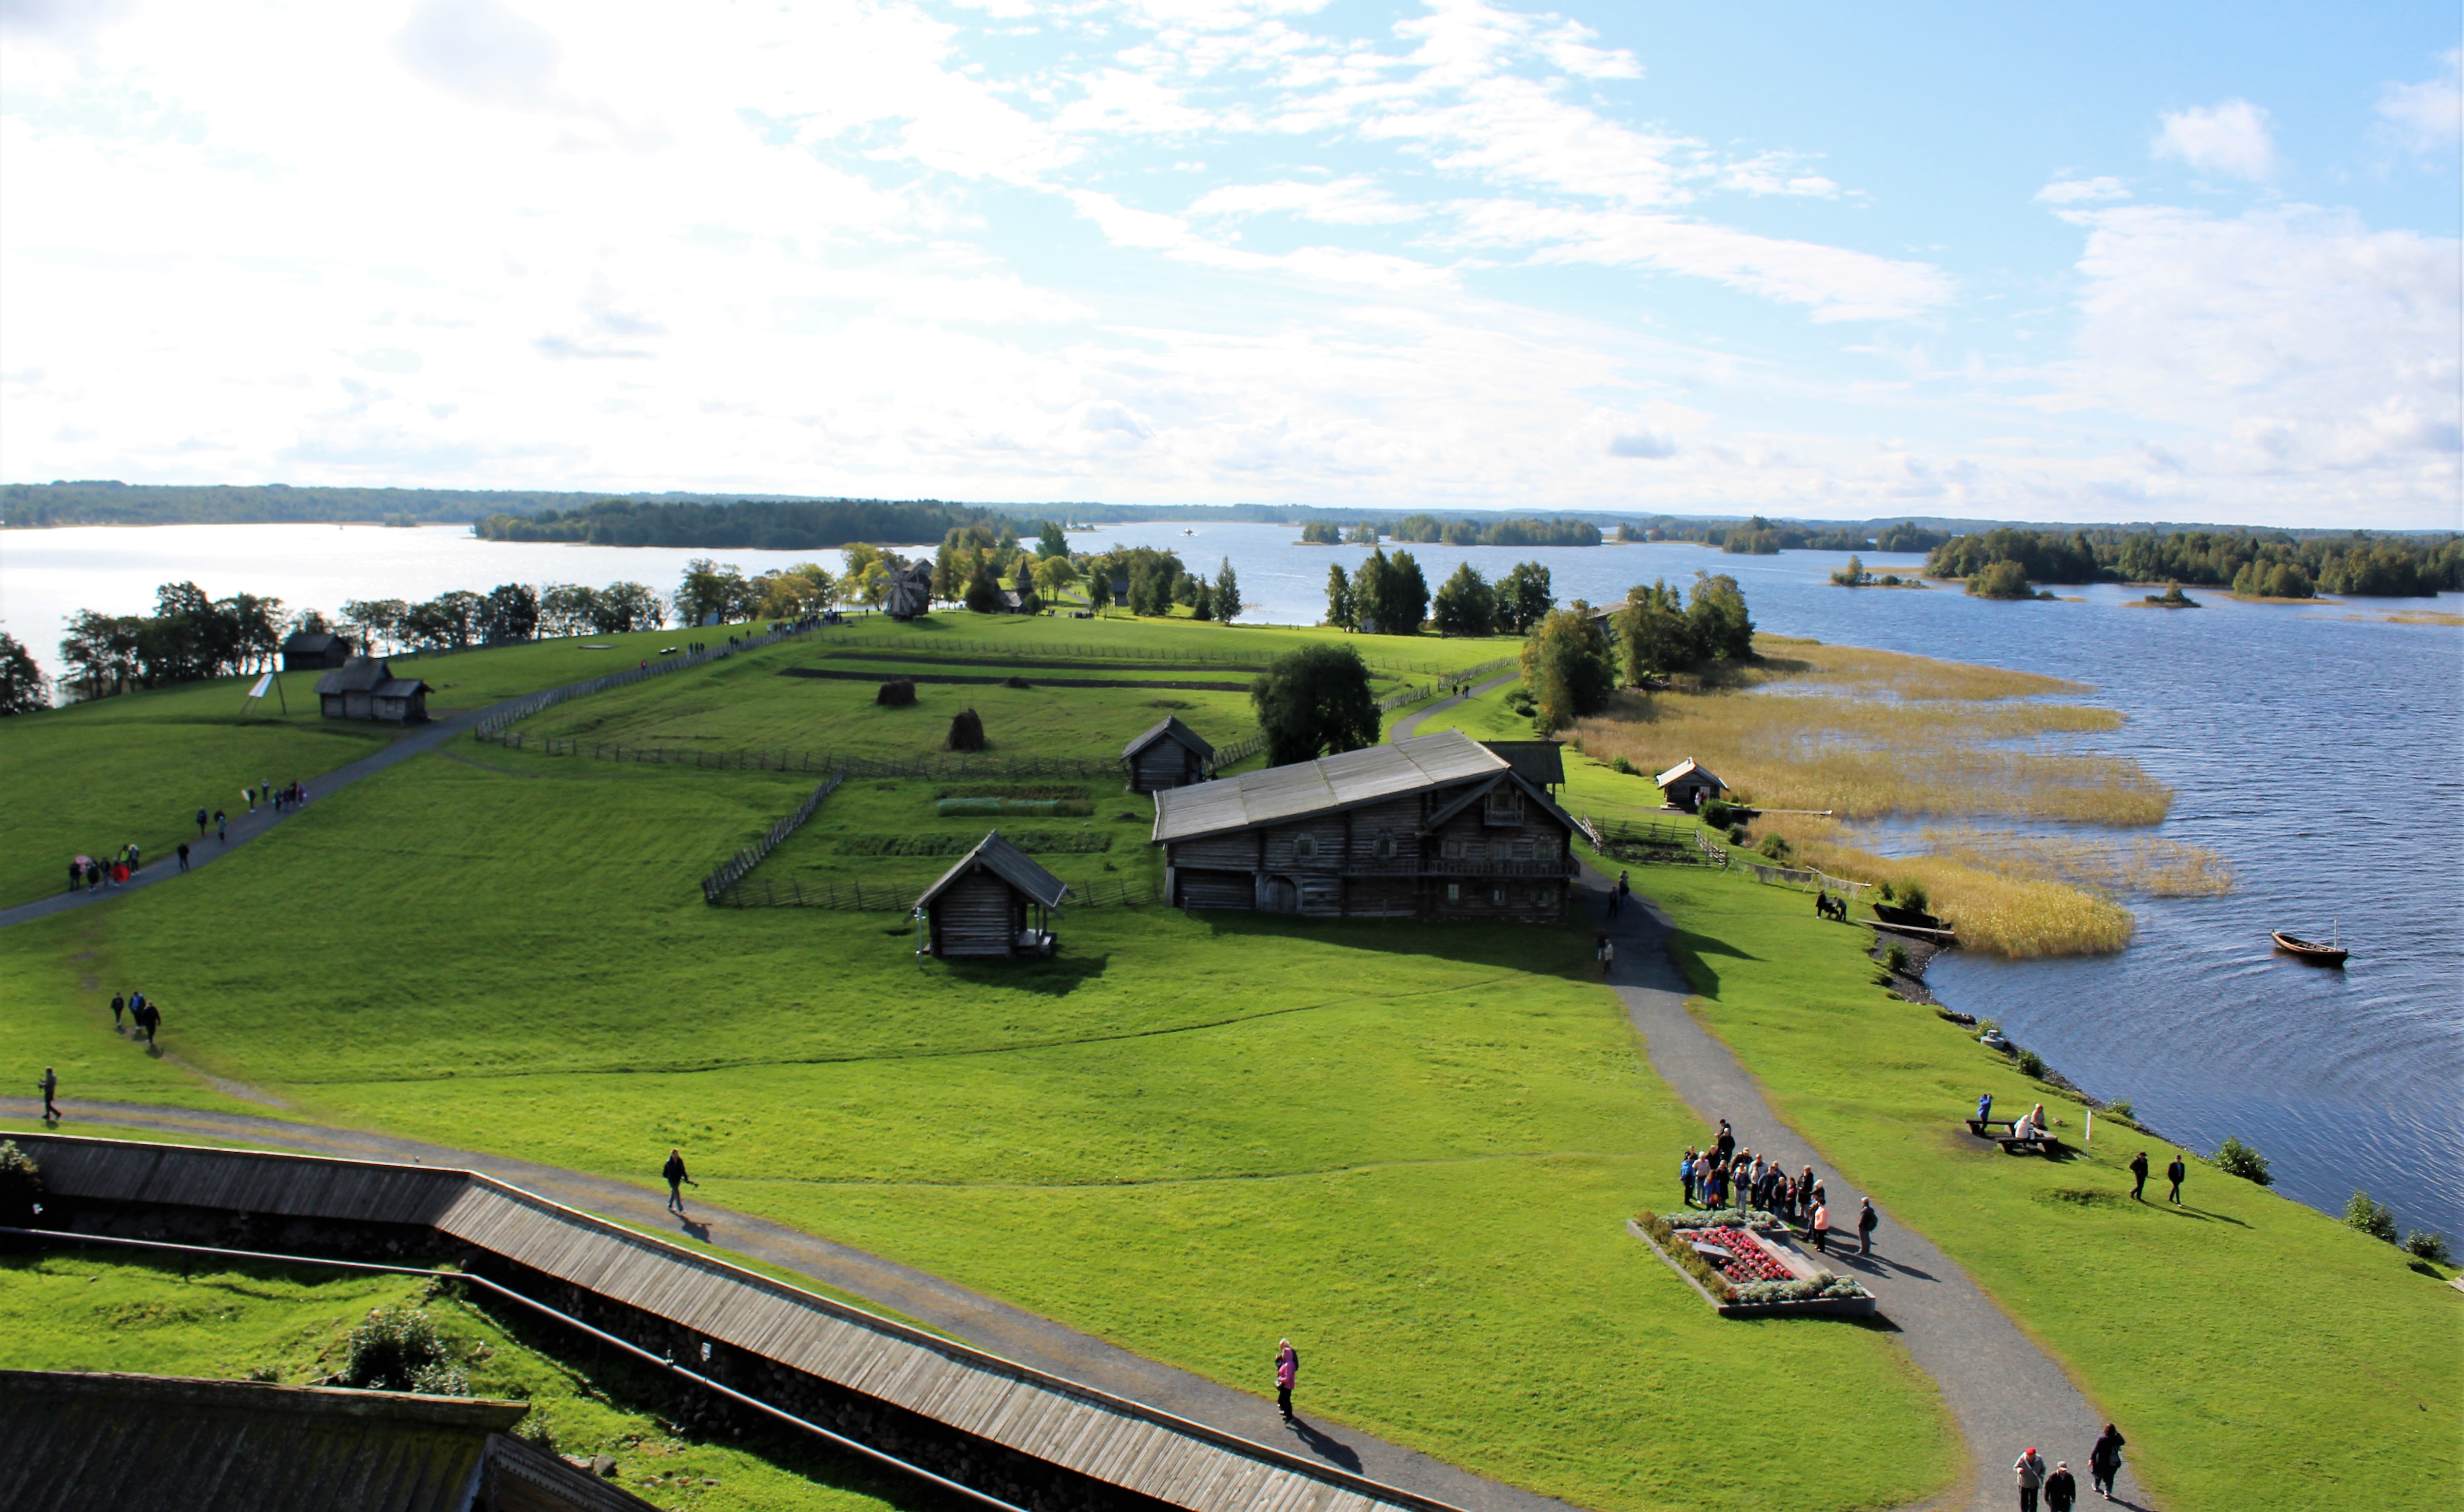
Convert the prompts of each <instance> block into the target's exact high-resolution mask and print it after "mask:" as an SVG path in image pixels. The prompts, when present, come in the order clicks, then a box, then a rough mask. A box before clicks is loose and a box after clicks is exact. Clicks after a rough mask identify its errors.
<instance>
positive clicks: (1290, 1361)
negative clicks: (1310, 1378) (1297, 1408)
mask: <svg viewBox="0 0 2464 1512" xmlns="http://www.w3.org/2000/svg"><path fill="white" fill-rule="evenodd" d="M1300 1378H1301V1352H1300V1351H1299V1350H1298V1349H1295V1348H1292V1341H1291V1340H1289V1339H1286V1340H1284V1341H1283V1342H1282V1343H1280V1344H1278V1345H1276V1346H1275V1407H1276V1408H1277V1410H1278V1411H1280V1412H1281V1413H1283V1414H1284V1421H1285V1422H1287V1423H1288V1422H1290V1421H1291V1420H1292V1388H1293V1387H1294V1386H1296V1385H1298V1384H1299V1382H1300Z"/></svg>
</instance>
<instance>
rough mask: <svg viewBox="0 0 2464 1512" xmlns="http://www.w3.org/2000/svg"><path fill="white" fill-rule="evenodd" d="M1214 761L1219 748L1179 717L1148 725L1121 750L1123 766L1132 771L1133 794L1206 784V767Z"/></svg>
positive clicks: (1166, 717) (1169, 717)
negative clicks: (1209, 742)
mask: <svg viewBox="0 0 2464 1512" xmlns="http://www.w3.org/2000/svg"><path fill="white" fill-rule="evenodd" d="M1214 759H1215V748H1214V747H1213V746H1211V745H1208V744H1207V743H1206V741H1205V739H1204V737H1202V736H1200V735H1199V733H1198V732H1197V731H1195V730H1192V729H1191V728H1189V726H1187V725H1185V724H1182V723H1181V722H1180V719H1179V716H1177V715H1175V714H1166V715H1164V716H1163V718H1161V719H1160V720H1157V721H1156V722H1155V724H1152V725H1150V726H1148V727H1147V732H1146V734H1142V735H1140V736H1138V737H1137V738H1136V739H1135V740H1133V741H1131V742H1130V743H1129V744H1128V745H1125V746H1123V747H1121V764H1122V765H1123V766H1125V767H1128V768H1129V769H1130V791H1131V792H1133V793H1154V792H1157V791H1159V790H1161V789H1163V788H1168V787H1187V786H1188V785H1189V784H1191V783H1192V782H1203V781H1205V780H1206V764H1207V763H1208V762H1209V761H1212V760H1214Z"/></svg>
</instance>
